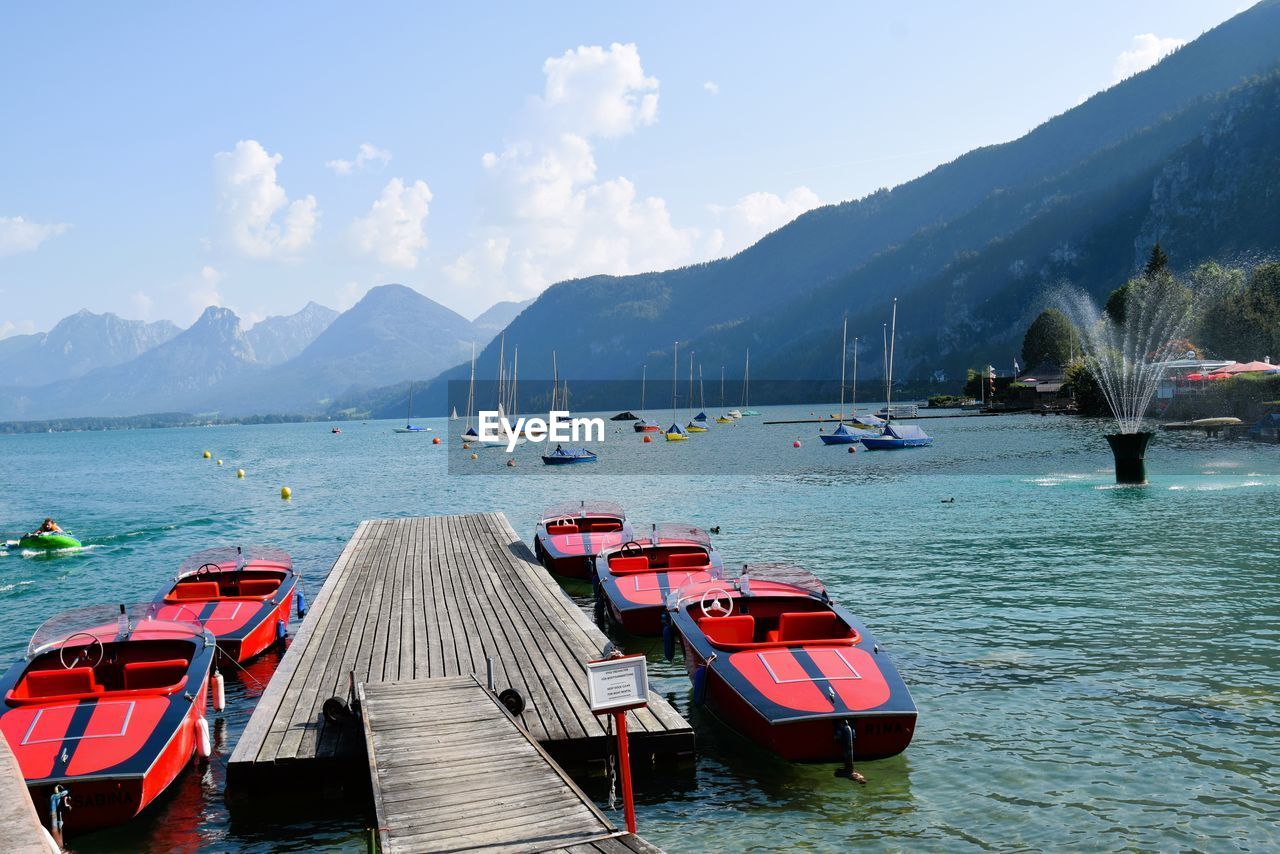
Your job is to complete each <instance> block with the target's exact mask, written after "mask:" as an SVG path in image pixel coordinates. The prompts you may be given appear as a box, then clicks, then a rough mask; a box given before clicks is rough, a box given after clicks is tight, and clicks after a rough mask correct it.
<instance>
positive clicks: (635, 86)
mask: <svg viewBox="0 0 1280 854" xmlns="http://www.w3.org/2000/svg"><path fill="white" fill-rule="evenodd" d="M542 73H543V74H544V75H545V76H546V86H545V88H544V90H543V93H542V97H540V98H533V99H531V100H532V103H531V108H532V110H533V113H534V114H535V116H536V117H537V119H538V120H539V121H540V122H542V123H544V124H545V125H546V127H547V129H548V130H549V131H551V132H552V133H553V134H554V133H556V132H565V131H568V132H571V133H575V134H578V135H580V136H584V137H592V136H600V137H605V138H612V137H620V136H626V135H627V134H629V133H632V132H633V131H635V129H636V128H638V127H641V126H642V125H650V124H653V123H654V122H655V121H657V118H658V81H657V79H656V78H653V77H646V76H645V73H644V69H643V68H642V67H641V66H640V52H639V51H638V50H636V46H635V45H634V44H618V43H616V42H615V43H613V44H611V45H609V48H608V50H606V49H605V48H602V47H599V46H594V47H586V46H583V47H579V48H577V49H576V50H567V51H565V52H564V55H563V56H558V57H557V56H553V57H551V58H550V59H548V60H547V61H546V62H544V63H543V64H542Z"/></svg>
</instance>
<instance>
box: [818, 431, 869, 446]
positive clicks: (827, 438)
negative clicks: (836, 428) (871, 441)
mask: <svg viewBox="0 0 1280 854" xmlns="http://www.w3.org/2000/svg"><path fill="white" fill-rule="evenodd" d="M818 438H819V439H821V440H822V444H824V445H856V444H858V443H859V442H861V441H862V437H860V436H855V435H853V434H852V433H834V434H833V433H821V434H819V435H818Z"/></svg>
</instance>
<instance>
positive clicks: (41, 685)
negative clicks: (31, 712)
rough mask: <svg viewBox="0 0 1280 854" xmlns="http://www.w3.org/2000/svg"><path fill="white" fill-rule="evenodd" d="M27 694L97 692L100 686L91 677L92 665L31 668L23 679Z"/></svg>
mask: <svg viewBox="0 0 1280 854" xmlns="http://www.w3.org/2000/svg"><path fill="white" fill-rule="evenodd" d="M23 682H24V683H25V684H26V688H27V692H26V693H27V696H28V697H30V698H36V697H62V696H66V695H69V694H99V693H101V692H102V686H101V685H99V684H98V683H97V681H96V680H95V679H94V678H93V668H92V667H72V668H69V669H66V670H62V669H58V670H32V671H31V672H29V673H28V674H27V678H26V679H24V680H23Z"/></svg>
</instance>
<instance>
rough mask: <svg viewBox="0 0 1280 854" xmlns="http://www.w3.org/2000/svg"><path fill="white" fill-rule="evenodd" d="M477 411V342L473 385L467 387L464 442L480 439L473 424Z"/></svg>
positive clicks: (472, 364)
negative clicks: (472, 420)
mask: <svg viewBox="0 0 1280 854" xmlns="http://www.w3.org/2000/svg"><path fill="white" fill-rule="evenodd" d="M475 411H476V342H474V341H472V342H471V383H470V384H469V385H468V386H467V429H466V430H463V431H462V440H463V441H464V442H472V441H475V440H476V439H479V438H480V433H479V432H478V431H477V430H476V428H475V425H474V424H472V423H471V419H472V417H473V416H474V415H475Z"/></svg>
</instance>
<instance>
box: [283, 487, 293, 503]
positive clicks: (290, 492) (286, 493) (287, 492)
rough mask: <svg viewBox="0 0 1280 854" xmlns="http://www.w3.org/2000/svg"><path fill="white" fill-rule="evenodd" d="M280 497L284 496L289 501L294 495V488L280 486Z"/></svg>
mask: <svg viewBox="0 0 1280 854" xmlns="http://www.w3.org/2000/svg"><path fill="white" fill-rule="evenodd" d="M280 497H281V498H283V499H284V500H285V501H288V500H289V499H290V498H292V497H293V490H292V489H290V488H289V487H287V486H282V487H280Z"/></svg>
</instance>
